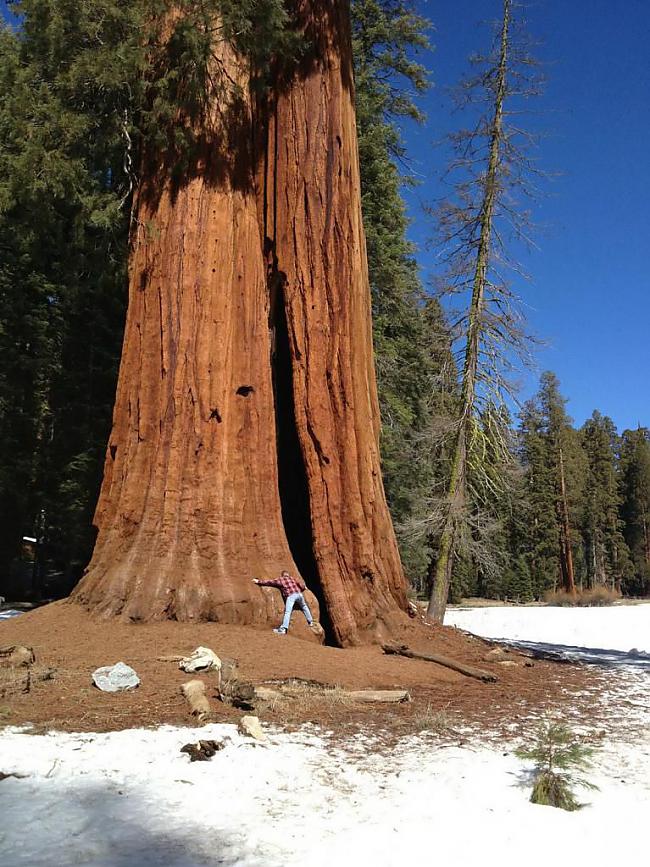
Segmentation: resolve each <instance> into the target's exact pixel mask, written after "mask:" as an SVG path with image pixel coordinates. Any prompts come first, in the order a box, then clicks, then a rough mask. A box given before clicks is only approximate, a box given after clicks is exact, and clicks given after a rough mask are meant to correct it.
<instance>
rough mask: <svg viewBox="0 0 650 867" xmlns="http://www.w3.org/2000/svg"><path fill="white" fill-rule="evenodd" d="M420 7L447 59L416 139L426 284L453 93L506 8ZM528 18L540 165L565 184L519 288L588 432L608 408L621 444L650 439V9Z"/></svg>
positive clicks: (563, 8) (476, 3) (546, 2)
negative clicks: (429, 212)
mask: <svg viewBox="0 0 650 867" xmlns="http://www.w3.org/2000/svg"><path fill="white" fill-rule="evenodd" d="M417 6H418V9H419V11H420V12H422V14H424V15H426V16H427V17H428V18H429V19H431V21H432V22H433V24H434V27H435V30H434V32H433V33H432V41H433V43H434V46H435V50H434V51H433V52H431V53H430V54H428V55H427V56H426V57H424V58H423V62H424V63H425V65H427V66H428V67H429V68H430V69H431V71H432V79H433V82H434V85H435V86H434V88H433V89H432V90H431V91H430V92H429V94H428V95H427V96H426V97H425V98H424V100H423V101H422V102H423V107H424V109H425V110H426V112H427V115H428V120H427V124H426V127H425V128H423V129H417V128H415V129H414V128H412V127H410V126H409V127H408V128H407V129H406V139H407V145H408V149H409V153H410V155H411V166H412V168H413V170H414V171H415V173H416V174H417V175H419V176H420V179H421V181H422V183H421V185H420V187H419V188H418V189H417V190H416V191H415V193H414V194H409V204H410V213H411V217H412V219H413V221H414V222H413V225H412V227H411V237H412V238H413V240H415V241H416V243H417V244H418V246H419V251H418V259H419V261H420V263H421V266H422V271H423V275H424V277H425V279H426V278H427V277H428V276H429V275H430V274H431V272H432V268H433V263H434V253H433V251H427V249H426V241H427V238H428V237H430V235H431V230H430V227H429V226H428V225H427V219H428V218H427V217H426V215H425V214H424V213H423V212H422V210H421V203H426V202H427V201H431V200H432V199H434V198H435V197H436V195H439V192H440V188H439V186H438V182H437V180H436V176H435V172H436V169H437V168H438V167H439V166H440V165H441V163H443V162H444V156H443V153H442V152H440V150H439V149H436V147H435V142H436V141H438V140H439V139H440V138H441V136H443V135H444V133H445V132H446V131H447V130H449V129H451V128H454V125H457V123H458V118H457V117H453V116H452V115H451V113H450V110H449V109H450V98H449V95H448V92H447V88H448V87H449V86H450V85H453V84H455V83H456V82H457V81H458V79H459V77H460V76H461V74H462V73H463V72H464V71H465V70H466V69H467V63H466V58H467V57H468V55H470V54H471V53H472V52H474V51H477V50H481V49H483V48H485V47H487V44H488V43H486V38H487V39H488V40H489V30H488V28H487V27H485V26H484V25H482V24H481V22H482V21H485V20H486V19H494V18H496V17H498V16H499V14H500V11H501V2H500V0H455V2H454V3H450V2H448V0H417ZM525 15H526V18H527V20H528V30H529V32H530V33H531V34H532V36H533V37H534V38H536V39H539V40H541V43H542V44H541V45H540V46H539V47H538V48H537V49H536V52H535V53H536V55H537V56H538V57H539V59H540V60H541V61H542V63H543V64H544V73H545V76H546V79H547V84H546V87H545V91H544V95H543V96H542V97H541V98H539V99H537V100H535V103H536V107H537V108H538V109H539V112H540V113H539V115H537V116H536V117H534V118H533V119H531V120H530V121H529V123H531V124H532V125H534V126H535V127H536V129H538V130H545V132H546V133H547V134H548V136H547V137H546V138H545V139H544V140H543V141H542V142H541V145H540V149H539V152H538V156H539V157H540V160H541V162H542V165H543V167H544V168H545V169H547V170H549V171H553V172H557V173H559V176H558V177H556V178H554V179H553V180H552V181H551V182H550V183H547V184H545V189H546V192H547V193H548V195H547V196H546V197H545V198H544V200H542V201H541V202H540V206H539V207H538V209H537V214H536V220H537V221H539V222H540V223H543V224H544V229H543V230H542V231H539V232H537V233H536V236H535V240H536V242H537V244H538V246H539V250H537V251H533V252H532V253H530V255H527V256H526V258H525V262H524V264H525V266H526V268H527V270H528V272H530V273H531V274H532V276H533V280H532V282H531V283H530V284H528V285H526V284H524V285H518V286H517V288H518V290H519V292H520V294H521V295H522V296H523V297H524V299H525V302H526V305H527V308H528V309H527V312H528V316H529V320H530V322H531V323H532V326H533V328H534V331H535V333H536V334H537V335H538V336H539V337H541V338H543V339H544V340H545V341H546V342H547V344H548V346H547V347H545V348H543V349H541V350H540V351H538V352H537V362H538V365H539V369H540V370H544V369H551V370H553V371H555V373H557V375H558V376H559V378H560V381H561V384H562V390H563V393H564V394H565V396H566V397H568V398H569V403H568V410H569V412H570V414H571V415H572V416H573V418H574V419H575V422H576V424H582V422H583V421H584V420H585V418H587V417H588V416H589V415H591V412H592V411H593V409H595V408H597V409H599V410H600V411H601V412H602V413H604V414H607V415H610V416H611V417H612V418H613V419H614V421H615V423H616V424H617V426H618V427H619V430H620V429H623V428H625V427H636V425H637V423H638V422H640V423H641V424H645V425H650V268H649V267H648V255H649V254H650V52H649V50H648V46H649V45H650V3H648V2H647V0H619V2H612V0H537V2H534V3H531V4H530V5H528V7H527V9H526V10H525ZM538 372H539V371H538ZM536 388H537V374H534V375H531V376H527V377H525V379H524V389H523V396H524V397H526V396H529V395H530V394H531V393H533V392H534V391H535V390H536Z"/></svg>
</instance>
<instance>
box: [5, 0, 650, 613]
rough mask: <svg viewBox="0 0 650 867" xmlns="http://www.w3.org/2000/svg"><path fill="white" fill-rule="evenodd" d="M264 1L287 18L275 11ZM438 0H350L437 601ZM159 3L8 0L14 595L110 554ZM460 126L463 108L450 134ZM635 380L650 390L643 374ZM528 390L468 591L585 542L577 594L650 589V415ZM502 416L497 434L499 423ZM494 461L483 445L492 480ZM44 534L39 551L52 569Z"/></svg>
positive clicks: (400, 399) (443, 337)
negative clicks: (99, 514) (144, 94)
mask: <svg viewBox="0 0 650 867" xmlns="http://www.w3.org/2000/svg"><path fill="white" fill-rule="evenodd" d="M239 5H240V6H242V5H243V6H246V4H239ZM267 5H268V7H269V9H270V10H271V11H272V8H273V6H274V4H273V3H272V2H271V3H268V4H267ZM438 5H440V6H442V4H433V3H430V4H425V3H419V4H415V3H410V2H402V0H353V2H352V4H351V6H352V15H353V50H354V62H355V77H356V100H357V124H358V132H359V150H360V159H361V174H362V196H363V214H364V222H365V229H366V235H367V245H368V259H369V268H370V281H371V290H372V304H373V325H374V346H375V361H376V369H377V377H378V385H379V397H380V404H381V412H382V440H381V447H382V461H383V470H384V483H385V487H386V493H387V497H388V501H389V505H390V509H391V513H392V516H393V520H394V522H395V525H396V528H397V531H398V536H399V540H400V549H401V554H402V559H403V562H404V566H405V569H406V572H407V575H408V577H409V579H410V582H411V585H412V587H413V589H414V590H415V591H417V592H424V591H426V589H427V588H426V583H427V574H430V563H431V561H432V558H435V555H436V550H437V534H438V533H439V529H440V528H439V525H438V524H437V523H436V520H435V515H436V501H437V499H439V498H441V497H442V496H443V492H444V490H445V486H446V481H447V477H448V474H449V463H450V459H449V455H450V448H449V442H448V440H447V439H446V437H445V435H444V432H445V430H447V429H448V425H447V420H449V419H451V418H453V417H454V412H455V410H456V409H457V405H458V399H459V388H458V378H459V364H458V357H457V353H456V349H457V346H456V334H455V332H454V329H453V315H452V313H451V311H450V310H449V309H447V308H446V307H444V306H443V305H442V304H441V303H440V301H439V300H438V298H437V297H436V294H435V291H434V284H435V277H436V273H435V272H436V248H435V246H431V245H430V246H428V247H427V246H426V245H427V243H428V241H429V240H430V239H431V238H434V237H435V231H436V227H435V225H434V223H435V213H434V211H435V209H434V208H433V207H430V208H429V213H428V214H427V215H426V216H425V214H424V213H423V212H422V211H418V212H416V211H414V208H413V203H414V202H417V201H418V200H422V201H424V202H425V204H426V205H427V206H432V205H433V204H434V203H433V201H432V199H433V198H434V197H435V195H434V194H432V195H431V197H430V198H429V199H427V194H425V186H426V185H425V184H423V183H420V185H419V188H418V186H416V185H417V183H418V181H422V179H423V178H422V176H423V174H424V173H425V171H426V173H427V175H428V174H431V175H432V176H433V175H436V176H438V175H442V174H443V173H444V170H445V167H446V165H447V160H448V153H447V152H446V151H445V148H444V146H442V147H434V146H433V143H432V140H433V139H439V138H440V137H441V133H442V132H443V131H444V130H443V129H442V128H441V129H436V130H435V131H433V132H432V131H431V129H430V128H429V127H426V126H424V125H423V124H424V120H425V119H424V115H423V105H425V104H427V103H428V102H429V100H430V98H431V97H430V94H431V93H432V92H433V91H431V89H430V88H431V85H432V79H433V78H435V77H436V69H435V56H436V55H435V54H433V55H432V54H431V51H430V42H431V40H432V39H434V38H436V41H437V37H436V34H435V33H434V31H433V30H432V27H431V24H430V22H429V21H428V20H426V19H425V18H424V17H423V15H422V12H423V11H426V12H431V13H432V17H435V16H436V14H437V9H436V7H437V6H438ZM473 6H474V7H475V11H476V13H477V14H476V18H477V19H479V18H481V17H489V16H490V15H497V16H498V13H499V9H498V5H497V4H490V3H486V4H482V3H481V4H478V3H477V4H473ZM493 6H494V8H492V7H493ZM145 7H146V4H145V3H142V4H138V3H131V4H125V3H120V2H110V0H95V2H83V0H82V2H77V3H75V4H71V3H68V2H64V0H24V2H22V3H20V4H11V6H10V11H11V12H14V13H16V14H17V15H18V16H19V17H18V18H14V19H13V20H12V25H10V26H6V27H4V28H3V30H2V33H1V34H0V55H1V57H2V63H1V65H0V358H2V365H0V576H2V578H1V581H2V584H0V593H2V594H3V595H10V594H11V591H12V590H13V589H14V588H16V587H20V586H25V581H26V580H28V583H29V584H30V589H31V592H32V593H33V594H34V595H36V596H38V595H47V596H51V595H63V594H65V593H67V592H68V591H69V590H70V589H71V587H72V586H73V585H74V584H75V583H76V581H77V580H78V578H79V576H80V575H81V572H82V570H83V568H84V567H85V565H86V564H87V562H88V560H89V557H90V553H91V550H92V545H93V530H92V526H91V520H92V513H93V509H94V506H95V502H96V498H97V493H98V489H99V484H100V481H101V471H102V465H103V457H104V451H105V448H106V442H107V439H108V432H109V429H110V422H111V412H112V405H113V399H114V393H115V381H116V376H117V366H118V363H119V356H120V349H121V338H122V330H123V325H124V316H125V303H126V285H127V284H126V261H127V253H128V231H129V204H130V194H131V191H132V187H133V177H134V173H135V168H134V166H135V165H137V147H138V136H139V135H140V134H141V133H142V129H141V128H138V125H137V123H136V121H135V119H134V117H133V116H132V114H131V113H130V106H131V104H132V100H134V99H135V98H136V96H135V95H134V94H136V93H137V90H138V87H139V86H140V82H141V79H142V75H143V67H142V64H143V58H142V56H141V54H140V53H139V50H138V45H139V41H138V39H137V38H136V37H137V36H138V23H139V16H141V15H143V14H144V10H145ZM479 7H480V8H479ZM484 7H485V9H484ZM488 7H489V8H488ZM440 14H441V18H443V19H444V18H445V16H449V15H450V14H451V13H450V10H446V11H445V12H444V13H443V12H442V11H441V13H440ZM454 14H455V13H454ZM434 23H436V22H434ZM186 36H187V45H186V46H184V50H186V51H187V52H188V56H189V55H191V52H192V50H196V48H197V46H196V44H195V43H193V34H192V32H191V30H188V33H187V34H186ZM490 39H491V35H490V33H489V30H488V29H486V28H483V29H481V28H479V27H474V26H473V25H472V26H468V27H466V28H464V30H463V41H465V40H467V41H469V42H471V44H472V47H473V48H474V49H476V50H482V49H484V48H486V46H487V47H489V43H490ZM445 51H447V52H449V51H450V45H449V44H447V45H446V46H445ZM466 53H467V52H466V51H465V50H464V46H463V48H462V49H461V50H458V51H456V55H457V56H458V65H459V69H462V66H463V64H462V62H461V60H460V58H461V56H464V55H465V54H466ZM431 66H433V70H432V69H430V68H429V67H431ZM552 74H553V71H552V69H551V70H547V75H549V76H550V77H552ZM167 85H168V86H169V87H172V85H173V82H167ZM427 93H428V94H429V96H427ZM443 98H444V97H443V94H442V93H441V92H440V91H437V92H435V99H436V100H438V101H439V100H441V99H443ZM164 104H165V94H164V93H163V94H161V105H162V106H163V108H164ZM453 123H454V120H453V117H452V119H451V120H450V121H449V124H450V129H452V128H453ZM541 123H542V124H543V123H545V118H542V121H541ZM418 125H419V126H420V129H421V130H423V132H420V133H418V132H417V131H416V130H417V128H418ZM534 125H535V126H537V127H539V126H540V120H539V118H537V119H535V121H534ZM552 125H553V119H552V118H551V120H550V121H549V126H552ZM542 150H543V149H542ZM556 168H560V169H562V168H563V167H562V166H559V167H556ZM561 183H562V179H561V178H560V179H558V180H557V181H555V182H554V184H555V186H556V187H557V186H558V184H559V185H561ZM406 202H408V203H409V204H410V211H409V210H407V204H406ZM409 213H410V214H411V215H412V216H413V217H414V220H415V226H414V227H410V225H409V223H410V220H409ZM631 222H632V223H634V220H632V221H631ZM634 227H635V231H638V229H639V227H638V224H636V223H634ZM411 239H415V240H416V241H418V243H419V249H416V247H415V246H414V244H413V241H412V240H411ZM615 240H616V239H613V241H614V242H615ZM526 255H527V254H526ZM543 258H544V254H543V252H542V253H541V254H539V253H538V254H536V255H535V256H533V257H532V260H531V261H532V269H533V270H536V263H537V262H538V261H539V260H542V259H543ZM527 264H528V263H527ZM579 278H580V279H583V278H584V275H579ZM545 279H546V280H548V279H549V276H548V270H547V271H546V274H545ZM576 279H578V275H577V276H576ZM556 289H557V287H554V286H550V287H548V286H546V285H545V284H544V283H542V282H540V280H539V279H537V281H536V285H535V286H534V290H526V293H527V296H526V297H527V299H528V298H531V299H534V298H535V296H538V295H539V296H545V295H547V297H551V298H554V304H555V315H556V316H557V319H558V320H562V321H566V320H567V316H568V318H569V319H570V318H571V313H570V311H575V308H574V307H573V306H572V302H571V301H569V300H568V299H565V298H564V296H563V297H557V294H555V295H554V292H556ZM637 290H638V287H637ZM610 291H614V290H611V287H610ZM616 291H617V292H620V294H621V295H623V294H625V292H626V291H627V290H626V287H625V286H621V287H620V288H619V287H617V288H616ZM630 291H633V290H630ZM602 294H603V293H602V291H601V292H600V293H598V297H597V298H596V303H598V301H599V300H600V298H601V296H602ZM639 298H640V296H639ZM640 300H641V299H640ZM531 303H537V302H535V301H534V300H533V301H532V302H531ZM586 303H588V302H586ZM641 303H645V304H646V305H647V300H646V299H642V300H641ZM568 311H569V312H568ZM574 315H575V313H574ZM628 316H629V314H628ZM636 318H637V320H638V321H639V322H641V321H642V320H643V316H639V317H636ZM646 320H647V317H646ZM541 336H542V337H544V336H545V335H544V334H542V335H541ZM635 375H636V376H639V375H640V376H641V379H640V380H639V379H638V380H637V382H642V381H643V380H642V377H643V371H639V370H636V373H635ZM526 383H527V384H526V387H525V389H524V392H523V393H524V394H526V389H528V392H529V393H532V392H533V391H535V389H537V390H536V391H535V393H534V394H533V396H532V397H530V398H529V399H528V400H525V401H523V403H522V404H521V405H518V404H517V403H516V402H513V403H512V406H511V413H512V415H511V417H510V418H509V419H508V427H509V429H510V431H511V439H510V457H511V458H512V460H511V462H510V463H509V466H508V472H507V474H506V475H507V478H508V484H507V485H505V486H498V487H497V488H496V489H495V490H494V492H493V496H492V498H491V501H490V503H489V504H488V506H489V508H488V509H487V511H486V512H485V514H484V512H483V510H481V513H480V515H477V520H476V522H475V524H474V525H473V526H475V527H478V529H477V530H476V531H475V532H474V531H473V532H474V538H473V539H470V540H469V541H470V544H467V545H465V547H464V548H463V549H462V550H460V551H459V552H458V554H457V558H456V563H455V568H454V574H453V583H452V595H453V597H455V598H458V597H460V596H462V595H481V596H486V597H493V598H509V599H514V600H518V601H529V600H532V599H539V598H542V597H543V596H544V594H545V593H546V592H547V591H549V590H551V591H552V590H555V589H556V588H557V587H558V586H561V585H562V584H563V583H564V582H563V569H564V568H565V563H564V561H565V560H566V555H567V552H566V550H565V547H563V546H564V539H565V538H566V534H567V531H568V540H569V546H570V553H571V559H572V562H573V567H574V571H575V581H576V584H577V585H578V586H579V587H584V588H595V587H606V588H609V589H611V590H613V591H615V592H623V593H625V594H627V595H646V594H648V592H650V431H649V430H648V428H647V427H644V426H643V425H642V422H643V421H644V419H643V418H641V419H639V423H638V425H636V426H635V427H630V428H628V429H624V430H620V431H619V430H617V428H616V425H615V423H614V422H613V421H612V420H611V419H610V418H609V417H608V416H607V415H606V414H604V413H601V412H599V411H597V410H596V411H594V412H593V414H592V415H591V417H590V418H587V419H586V421H584V424H582V425H580V426H579V427H577V426H575V425H574V424H573V422H572V420H571V418H570V417H569V415H568V413H567V410H566V400H565V398H564V396H563V394H562V391H561V386H560V383H559V380H558V378H557V376H555V374H553V373H551V372H546V373H544V374H543V375H542V376H541V379H540V382H539V387H537V386H535V388H531V385H530V374H529V375H528V379H527V380H526ZM623 387H624V386H623V385H621V388H623ZM604 400H606V397H604ZM606 409H607V407H606V406H604V407H603V410H606ZM488 416H489V414H488ZM483 421H484V423H485V424H486V425H489V424H490V418H489V417H484V419H483ZM491 460H495V456H494V455H490V454H489V452H488V453H486V454H485V455H484V463H485V466H484V467H483V468H482V470H483V471H485V470H487V472H488V474H489V471H490V461H491ZM25 536H27V537H30V538H35V539H37V540H38V541H37V544H36V546H35V548H32V549H31V550H32V551H34V550H35V552H36V558H35V560H32V559H31V556H32V555H31V553H30V551H26V549H25V546H24V544H23V537H25ZM472 543H474V544H472Z"/></svg>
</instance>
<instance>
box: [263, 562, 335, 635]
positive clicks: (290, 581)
mask: <svg viewBox="0 0 650 867" xmlns="http://www.w3.org/2000/svg"><path fill="white" fill-rule="evenodd" d="M253 583H255V584H257V585H258V587H277V589H278V590H279V591H280V593H281V594H282V599H283V600H284V618H283V620H282V623H281V625H280V626H278V627H276V628H275V629H274V630H273V631H274V632H276V633H277V634H278V635H286V634H287V631H288V629H289V622H290V620H291V614H292V613H293V609H294V606H296V605H297V606H298V607H299V608H300V609H301V611H302V613H303V614H304V615H305V617H306V618H307V624H308V625H309V627H310V628H313V629H314V630H317V629H319V628H320V627H319V624H318V623H317V622H316V621H315V620H314V618H313V617H312V614H311V611H310V610H309V605H307V602H306V600H305V597H304V596H303V595H302V594H303V593H304V591H305V585H304V584H303V582H302V581H300V580H298V579H297V578H293V577H292V576H291V575H289V573H288V572H287V570H286V569H283V570H282V572H281V574H280V576H279V578H271V579H270V580H268V581H260V580H259V578H253Z"/></svg>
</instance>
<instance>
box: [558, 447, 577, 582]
mask: <svg viewBox="0 0 650 867" xmlns="http://www.w3.org/2000/svg"><path fill="white" fill-rule="evenodd" d="M559 471H560V502H559V511H560V538H561V543H560V549H561V556H560V562H561V564H562V579H563V583H564V589H565V590H566V592H567V593H570V594H571V595H572V596H575V594H576V585H575V578H574V573H573V552H572V550H571V524H570V522H569V501H568V499H567V492H566V479H565V476H564V455H563V453H562V448H561V447H560V449H559Z"/></svg>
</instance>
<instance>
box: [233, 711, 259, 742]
mask: <svg viewBox="0 0 650 867" xmlns="http://www.w3.org/2000/svg"><path fill="white" fill-rule="evenodd" d="M238 728H239V732H240V734H242V735H245V736H246V737H249V738H254V739H255V740H256V741H265V740H266V735H265V734H264V730H263V728H262V724H261V722H260V721H259V717H256V716H243V717H242V718H241V719H240V720H239V725H238Z"/></svg>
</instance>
